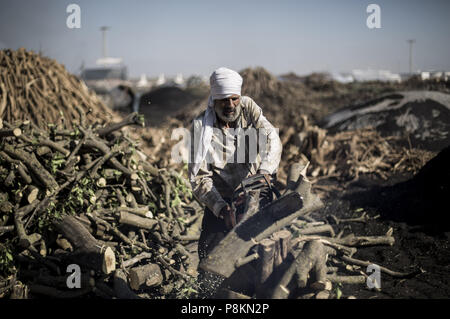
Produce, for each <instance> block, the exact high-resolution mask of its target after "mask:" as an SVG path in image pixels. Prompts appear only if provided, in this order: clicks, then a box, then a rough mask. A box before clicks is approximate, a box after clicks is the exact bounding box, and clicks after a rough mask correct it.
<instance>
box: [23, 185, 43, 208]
mask: <svg viewBox="0 0 450 319" xmlns="http://www.w3.org/2000/svg"><path fill="white" fill-rule="evenodd" d="M38 195H39V188H37V187H36V186H33V185H28V186H27V187H25V189H24V190H23V197H24V198H25V200H26V201H27V203H28V204H31V203H32V202H34V201H35V199H37V196H38Z"/></svg>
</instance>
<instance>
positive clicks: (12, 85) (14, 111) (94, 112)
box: [0, 48, 113, 129]
mask: <svg viewBox="0 0 450 319" xmlns="http://www.w3.org/2000/svg"><path fill="white" fill-rule="evenodd" d="M0 118H1V119H3V120H5V121H7V122H9V123H12V122H14V121H16V120H19V121H26V120H29V121H31V122H32V123H34V124H35V125H37V126H39V127H40V128H43V129H45V128H46V126H47V125H49V124H53V125H57V124H62V123H64V124H65V126H66V127H67V128H72V123H80V122H81V123H82V124H83V125H86V124H89V123H96V122H99V123H106V122H109V121H111V120H112V119H113V114H112V112H111V111H110V110H109V109H108V108H107V107H106V106H105V105H104V104H103V103H102V102H101V101H100V100H99V99H98V98H97V96H96V95H95V94H94V93H93V92H91V91H89V89H88V88H87V87H86V85H85V84H84V82H82V81H80V80H79V79H78V78H77V77H75V76H74V75H72V74H70V73H69V72H67V70H66V69H65V68H64V66H63V65H61V64H59V63H57V62H56V61H55V60H52V59H49V58H47V57H44V56H41V55H40V54H36V53H34V52H32V51H27V50H25V49H24V48H20V49H18V50H17V51H13V50H9V49H8V50H0Z"/></svg>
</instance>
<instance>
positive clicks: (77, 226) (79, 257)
mask: <svg viewBox="0 0 450 319" xmlns="http://www.w3.org/2000/svg"><path fill="white" fill-rule="evenodd" d="M55 226H56V227H57V229H58V230H59V231H60V232H61V233H62V234H63V235H64V237H66V238H67V239H68V240H69V241H70V242H71V244H72V245H73V247H74V252H73V253H72V254H71V255H70V256H71V258H72V259H73V260H75V261H76V262H77V263H79V264H80V265H84V266H86V267H88V268H90V269H93V270H96V271H102V272H103V273H105V274H109V273H111V272H113V271H114V270H115V269H116V258H115V255H114V252H113V251H112V249H111V248H110V247H102V246H101V245H100V244H99V243H98V241H97V240H96V239H95V238H94V237H93V236H92V235H91V234H90V233H89V231H88V230H87V229H86V228H85V227H84V226H83V225H82V224H81V223H80V222H78V220H77V219H76V218H75V217H73V216H65V217H64V218H63V219H62V220H61V221H58V222H55Z"/></svg>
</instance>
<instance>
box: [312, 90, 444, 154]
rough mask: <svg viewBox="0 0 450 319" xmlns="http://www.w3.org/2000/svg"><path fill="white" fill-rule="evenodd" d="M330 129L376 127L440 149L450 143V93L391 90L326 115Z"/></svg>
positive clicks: (325, 123) (386, 133)
mask: <svg viewBox="0 0 450 319" xmlns="http://www.w3.org/2000/svg"><path fill="white" fill-rule="evenodd" d="M321 125H322V126H323V127H325V128H327V129H328V130H329V132H339V131H346V130H354V129H360V128H368V127H372V128H376V129H377V131H379V132H380V133H381V134H382V135H383V136H398V137H404V138H405V139H404V143H411V146H412V147H419V148H422V149H427V150H432V151H439V150H441V149H443V148H444V147H446V146H448V145H449V144H450V95H449V94H446V93H440V92H430V91H410V92H399V93H394V94H388V95H385V96H382V97H380V98H378V99H375V100H371V101H369V102H367V103H364V104H361V105H356V106H354V107H349V108H345V109H342V110H340V111H338V112H336V113H333V114H331V115H329V116H327V117H325V118H324V119H323V121H322V123H321Z"/></svg>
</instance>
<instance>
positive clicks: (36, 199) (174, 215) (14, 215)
mask: <svg viewBox="0 0 450 319" xmlns="http://www.w3.org/2000/svg"><path fill="white" fill-rule="evenodd" d="M127 125H143V119H142V117H140V116H139V115H138V114H136V113H133V114H130V115H129V116H128V117H126V118H125V119H124V120H123V121H122V122H119V123H114V124H110V125H107V126H100V125H91V126H83V125H82V124H80V125H75V124H73V128H72V129H69V128H63V127H62V126H55V125H49V126H48V127H47V128H46V129H45V128H39V127H38V126H36V125H34V124H33V122H31V121H15V122H8V121H5V120H4V121H2V122H1V127H0V142H1V143H0V179H1V180H2V183H0V296H6V297H7V296H9V297H11V298H25V297H27V296H33V297H39V296H50V297H56V298H61V297H63V298H64V297H66V298H70V297H81V296H98V297H101V298H116V297H117V298H139V297H140V296H141V297H147V298H156V297H157V298H164V297H183V296H184V297H186V296H188V295H189V293H190V292H192V291H194V290H193V289H195V286H193V285H194V283H193V278H194V277H195V267H196V266H195V265H193V258H192V255H191V253H190V252H189V251H188V250H187V249H186V247H185V244H187V243H189V242H190V241H193V240H197V239H198V234H197V233H195V232H193V231H192V229H195V227H193V228H192V229H191V226H195V225H197V224H198V222H199V220H201V218H199V217H200V216H201V214H199V211H200V206H199V205H198V204H197V203H196V202H195V201H192V197H191V192H190V188H189V185H188V184H187V182H186V181H185V180H184V178H183V177H182V176H181V175H180V174H179V173H177V172H175V171H172V170H168V169H164V168H157V167H155V166H153V165H151V164H149V163H148V162H147V161H146V156H145V155H144V154H143V153H142V152H141V151H140V150H139V145H137V144H136V143H135V142H134V141H133V140H132V139H130V138H129V137H128V136H127V134H125V133H124V132H123V130H119V129H121V128H122V127H124V126H127ZM72 264H75V265H78V266H79V267H80V269H81V288H80V289H69V288H68V285H67V282H68V280H69V279H68V277H69V275H72V273H71V272H67V270H68V269H69V270H70V269H72V268H70V267H69V268H67V267H68V266H69V265H72ZM141 265H143V266H141ZM71 267H73V266H71ZM70 271H72V270H70ZM71 278H72V277H71ZM130 287H131V289H130Z"/></svg>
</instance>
